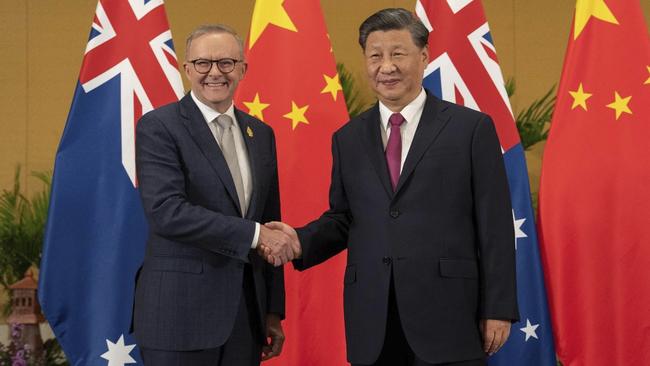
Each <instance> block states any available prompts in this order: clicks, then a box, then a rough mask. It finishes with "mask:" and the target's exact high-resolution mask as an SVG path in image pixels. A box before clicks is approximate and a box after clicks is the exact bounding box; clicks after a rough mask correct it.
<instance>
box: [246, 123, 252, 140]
mask: <svg viewBox="0 0 650 366" xmlns="http://www.w3.org/2000/svg"><path fill="white" fill-rule="evenodd" d="M246 133H247V134H248V137H250V138H253V130H252V129H251V128H250V126H249V127H246Z"/></svg>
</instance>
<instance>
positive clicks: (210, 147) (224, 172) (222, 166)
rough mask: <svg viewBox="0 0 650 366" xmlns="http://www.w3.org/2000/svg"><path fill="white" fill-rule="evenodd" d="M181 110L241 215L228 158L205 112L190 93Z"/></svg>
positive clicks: (190, 130) (182, 103)
mask: <svg viewBox="0 0 650 366" xmlns="http://www.w3.org/2000/svg"><path fill="white" fill-rule="evenodd" d="M180 112H181V116H183V118H184V119H185V126H187V129H188V131H189V132H190V135H191V136H192V138H193V139H194V141H196V144H197V145H198V146H199V148H200V149H201V151H202V152H203V155H204V156H205V158H206V159H207V160H208V161H209V162H210V165H211V166H212V168H213V169H214V171H215V172H216V173H217V175H218V176H219V178H220V179H221V182H223V185H224V186H225V187H226V191H228V195H229V196H230V199H231V200H232V201H233V203H234V204H235V207H237V209H238V210H239V214H240V215H241V208H240V207H239V198H238V197H237V190H236V189H235V183H234V182H233V180H232V176H231V175H230V170H229V169H228V164H227V163H226V159H225V158H224V157H223V154H222V153H221V149H220V148H219V144H217V141H215V139H214V136H213V135H212V131H210V128H209V127H208V124H207V123H206V122H205V118H203V114H201V111H200V110H199V107H197V106H196V104H195V103H194V101H193V100H192V96H191V95H190V94H189V93H188V94H186V95H185V97H183V99H181V101H180Z"/></svg>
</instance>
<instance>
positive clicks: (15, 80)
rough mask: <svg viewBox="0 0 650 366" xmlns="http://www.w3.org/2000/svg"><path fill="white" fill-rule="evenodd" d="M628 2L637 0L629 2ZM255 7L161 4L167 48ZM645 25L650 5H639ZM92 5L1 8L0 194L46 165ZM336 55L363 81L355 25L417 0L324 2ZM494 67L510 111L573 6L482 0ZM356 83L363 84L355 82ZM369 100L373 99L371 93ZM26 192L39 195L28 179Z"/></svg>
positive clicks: (211, 0) (70, 0) (521, 101)
mask: <svg viewBox="0 0 650 366" xmlns="http://www.w3.org/2000/svg"><path fill="white" fill-rule="evenodd" d="M629 1H634V0H629ZM253 3H254V0H167V1H166V7H167V14H168V17H169V21H170V25H171V29H172V33H173V35H174V43H175V45H176V47H177V49H178V51H179V55H178V56H179V58H183V57H184V53H183V44H184V42H183V41H184V37H185V35H186V34H187V33H189V31H190V30H191V29H192V28H193V27H194V26H195V25H197V24H200V23H209V22H224V23H228V24H230V25H232V26H233V27H235V28H236V29H238V30H239V31H240V32H241V33H242V34H246V33H247V32H248V26H249V23H250V14H251V10H252V7H253ZM641 3H642V6H643V8H644V13H645V15H646V19H649V18H650V1H648V0H642V1H641ZM96 4H97V1H96V0H65V1H55V0H16V1H10V0H3V1H0V60H2V61H1V62H2V65H1V67H0V110H2V111H3V113H2V117H1V118H0V188H8V187H10V185H11V181H12V178H13V171H14V166H15V165H16V164H18V163H20V164H22V166H23V179H26V177H27V176H28V172H29V171H32V170H36V171H40V170H48V169H51V168H52V165H53V162H54V154H55V152H56V148H57V145H58V141H59V138H60V136H61V133H62V131H63V127H64V124H65V120H66V116H67V114H68V109H69V108H70V102H71V99H72V94H73V91H74V88H75V85H76V80H77V76H78V73H79V67H80V65H81V59H82V56H83V50H84V48H85V44H86V40H87V37H88V33H89V30H90V24H91V20H92V17H93V13H94V10H95V6H96ZM321 4H322V7H323V10H324V13H325V18H326V22H327V24H328V28H329V33H330V38H331V40H332V45H333V49H334V53H335V55H336V58H337V60H338V61H340V62H343V63H345V64H346V66H348V68H350V69H351V70H352V71H353V72H354V73H355V74H356V75H358V76H359V77H361V76H362V75H363V74H362V69H361V67H362V63H361V57H360V52H359V49H358V46H357V44H356V36H357V29H358V26H359V24H360V22H361V21H362V20H363V19H364V18H365V17H367V16H368V15H369V14H370V13H372V12H373V11H375V10H378V9H380V8H384V7H392V6H400V7H405V8H407V9H413V7H414V4H415V0H408V1H407V0H395V1H389V0H322V1H321ZM483 4H484V7H485V11H486V15H487V17H488V20H489V22H490V26H491V29H492V33H493V38H494V40H495V43H496V46H497V50H498V52H499V58H500V62H501V66H502V68H503V71H504V75H505V77H506V78H509V77H515V78H516V80H517V85H518V89H517V94H516V97H515V98H514V100H513V102H514V103H513V104H514V105H513V107H514V110H515V111H517V110H519V109H521V108H522V107H523V106H524V105H526V104H527V103H529V102H530V101H531V100H532V99H534V98H536V97H539V96H540V95H541V94H542V93H543V92H545V91H546V90H548V88H549V87H550V86H551V85H553V84H556V83H557V82H558V79H559V76H560V72H561V68H562V61H563V57H564V50H565V47H566V44H567V40H568V31H569V25H570V22H571V17H572V12H573V6H574V4H575V1H573V0H545V1H542V0H484V1H483ZM362 85H363V84H362ZM368 95H370V94H368ZM26 182H27V188H28V190H30V191H34V190H38V189H40V185H39V183H38V182H37V181H36V180H33V179H28V180H27V181H26Z"/></svg>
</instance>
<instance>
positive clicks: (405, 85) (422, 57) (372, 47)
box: [364, 29, 429, 112]
mask: <svg viewBox="0 0 650 366" xmlns="http://www.w3.org/2000/svg"><path fill="white" fill-rule="evenodd" d="M364 56H365V59H366V71H367V74H368V80H369V82H370V85H371V87H372V89H373V90H374V91H375V94H376V95H377V98H378V99H379V100H380V101H381V102H382V103H383V104H385V105H386V106H387V107H388V108H390V109H391V110H392V111H393V112H399V111H401V110H402V108H404V107H405V106H406V105H407V104H409V103H410V102H411V101H413V100H414V99H415V97H417V96H418V94H419V93H420V90H422V78H423V76H424V69H425V68H426V66H427V64H428V62H429V51H428V50H427V47H426V46H425V47H422V48H420V47H418V46H416V45H415V43H414V42H413V38H412V37H411V33H410V32H409V31H408V29H400V30H389V31H374V32H372V33H370V34H369V35H368V39H367V40H366V45H365V49H364Z"/></svg>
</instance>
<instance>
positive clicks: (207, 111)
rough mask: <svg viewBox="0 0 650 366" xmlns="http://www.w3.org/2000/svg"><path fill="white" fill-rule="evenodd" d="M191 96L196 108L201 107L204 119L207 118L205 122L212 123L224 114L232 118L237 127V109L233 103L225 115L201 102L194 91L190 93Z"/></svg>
mask: <svg viewBox="0 0 650 366" xmlns="http://www.w3.org/2000/svg"><path fill="white" fill-rule="evenodd" d="M190 95H191V96H192V99H193V100H194V103H196V106H197V107H199V110H200V111H201V114H202V115H203V118H205V121H206V122H207V123H210V122H212V121H214V120H215V118H217V117H219V116H220V115H222V114H225V115H228V116H230V118H232V120H233V123H234V124H235V126H237V118H235V107H234V105H233V104H232V103H231V104H230V107H228V109H227V110H226V112H224V113H219V112H217V111H215V110H214V109H212V107H210V106H209V105H207V104H205V103H203V102H202V101H200V100H199V98H197V97H196V95H194V91H191V92H190Z"/></svg>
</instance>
